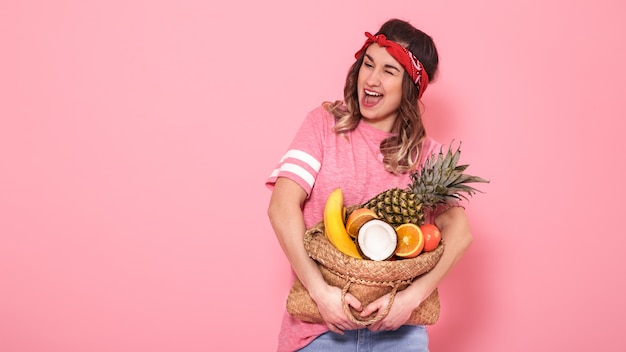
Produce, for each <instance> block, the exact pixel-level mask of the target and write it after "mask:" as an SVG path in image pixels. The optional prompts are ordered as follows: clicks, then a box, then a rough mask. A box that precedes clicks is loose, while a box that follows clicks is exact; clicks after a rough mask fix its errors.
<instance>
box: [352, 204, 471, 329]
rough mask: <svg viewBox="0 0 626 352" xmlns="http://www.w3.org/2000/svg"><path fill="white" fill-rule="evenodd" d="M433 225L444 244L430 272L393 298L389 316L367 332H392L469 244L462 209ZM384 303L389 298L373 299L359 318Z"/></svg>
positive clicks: (445, 215)
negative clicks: (441, 252)
mask: <svg viewBox="0 0 626 352" xmlns="http://www.w3.org/2000/svg"><path fill="white" fill-rule="evenodd" d="M435 225H437V227H438V228H439V229H440V231H441V238H442V239H443V241H444V242H445V250H444V252H443V255H442V256H441V259H440V260H439V262H438V263H437V265H435V267H434V268H433V269H432V270H431V271H429V272H428V273H426V274H424V275H422V276H420V277H419V279H417V280H415V281H413V283H411V285H409V287H407V288H406V289H405V290H403V291H400V292H398V293H397V294H396V298H395V300H394V303H393V305H392V307H391V309H390V310H389V314H388V315H387V316H386V317H385V318H384V319H381V320H380V321H378V322H376V323H374V324H372V325H371V326H370V327H369V328H370V329H371V330H394V329H397V328H399V327H400V326H401V325H402V324H404V323H405V322H406V321H407V320H408V319H409V317H410V316H411V313H412V312H413V310H414V309H415V308H417V307H418V306H419V305H420V303H421V302H422V301H424V300H425V299H426V298H427V297H428V296H429V295H430V294H431V293H432V292H433V291H434V290H435V288H436V287H437V286H438V285H439V283H440V282H441V280H442V279H443V278H444V277H445V276H446V275H447V274H448V272H449V271H450V270H451V269H452V268H453V267H454V266H455V264H456V263H457V262H458V261H459V259H461V257H462V256H463V254H464V253H465V251H466V250H467V248H468V247H469V246H470V244H471V243H472V233H471V231H470V226H469V222H468V220H467V216H466V214H465V210H464V209H463V208H462V207H452V208H450V209H448V210H446V211H445V212H443V213H442V214H440V215H439V216H438V217H437V218H436V219H435ZM388 301H389V295H385V296H383V297H381V298H379V299H377V300H376V301H374V302H372V303H371V304H370V305H368V306H367V307H365V309H363V312H362V315H363V316H367V315H369V314H371V313H373V312H375V311H376V310H379V311H382V310H383V309H384V307H386V305H387V302H388Z"/></svg>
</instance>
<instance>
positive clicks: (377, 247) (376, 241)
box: [357, 219, 398, 260]
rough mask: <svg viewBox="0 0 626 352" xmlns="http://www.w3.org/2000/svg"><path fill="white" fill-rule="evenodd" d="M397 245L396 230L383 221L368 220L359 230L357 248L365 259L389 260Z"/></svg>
mask: <svg viewBox="0 0 626 352" xmlns="http://www.w3.org/2000/svg"><path fill="white" fill-rule="evenodd" d="M397 245H398V235H397V234H396V230H394V228H393V226H391V225H390V224H389V223H387V222H385V221H383V220H379V219H373V220H370V221H368V222H366V223H365V224H363V226H361V228H360V229H359V234H358V236H357V248H358V249H359V252H361V255H362V256H363V258H365V259H369V260H387V259H390V258H391V257H392V256H393V255H394V254H395V252H396V246H397Z"/></svg>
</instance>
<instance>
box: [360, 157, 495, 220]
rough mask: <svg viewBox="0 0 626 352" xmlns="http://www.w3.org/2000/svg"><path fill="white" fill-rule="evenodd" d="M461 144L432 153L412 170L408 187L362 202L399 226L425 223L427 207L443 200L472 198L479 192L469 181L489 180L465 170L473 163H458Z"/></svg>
mask: <svg viewBox="0 0 626 352" xmlns="http://www.w3.org/2000/svg"><path fill="white" fill-rule="evenodd" d="M460 156H461V146H460V145H459V147H458V148H457V150H456V151H455V152H454V153H453V152H452V147H449V148H448V152H447V153H446V154H445V155H444V153H443V150H440V151H439V153H438V154H433V155H431V156H430V157H429V158H428V159H427V160H426V162H425V163H424V166H423V168H422V169H420V170H418V171H415V172H413V173H412V174H411V181H412V182H411V183H410V184H409V185H408V188H406V189H402V188H391V189H388V190H386V191H384V192H381V193H379V194H378V195H376V196H375V197H373V198H372V199H370V200H369V201H367V202H366V203H365V204H363V205H362V206H363V207H364V208H369V209H372V210H374V212H376V214H377V215H378V216H379V217H380V218H381V219H384V220H385V221H387V222H388V223H390V224H392V225H394V226H397V225H400V224H404V223H413V224H416V225H422V224H423V223H424V219H425V211H426V210H427V209H434V208H435V207H436V206H438V205H440V204H451V203H452V202H454V201H456V200H460V199H461V198H463V199H468V196H472V195H473V194H474V193H475V192H478V190H477V189H475V188H474V187H472V186H469V185H468V183H473V182H482V183H488V182H489V181H487V180H485V179H482V178H480V177H478V176H470V175H467V174H464V173H463V171H465V169H467V167H468V166H469V165H457V163H458V162H459V158H460Z"/></svg>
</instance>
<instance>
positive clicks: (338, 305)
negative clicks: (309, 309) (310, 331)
mask: <svg viewBox="0 0 626 352" xmlns="http://www.w3.org/2000/svg"><path fill="white" fill-rule="evenodd" d="M311 297H312V298H313V300H314V301H315V303H316V304H317V309H318V310H319V311H320V314H321V315H322V318H323V319H324V321H325V322H326V326H328V329H330V331H332V332H335V333H337V334H341V335H343V332H344V331H345V330H356V329H360V328H363V326H361V325H359V324H356V323H354V322H353V321H352V320H351V319H350V318H349V317H348V316H347V315H346V313H345V312H344V310H343V305H342V302H341V289H340V288H339V287H335V286H331V285H325V287H323V289H320V290H319V291H318V292H317V293H316V294H314V295H311ZM345 303H346V304H347V305H349V306H350V307H352V308H354V309H355V310H356V311H359V312H360V311H361V310H362V309H363V307H362V305H361V302H360V301H359V300H358V299H357V298H356V297H355V296H354V295H352V294H351V293H346V295H345Z"/></svg>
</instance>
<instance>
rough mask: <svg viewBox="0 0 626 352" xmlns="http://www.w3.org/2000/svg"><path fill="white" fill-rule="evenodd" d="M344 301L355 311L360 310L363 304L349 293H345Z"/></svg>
mask: <svg viewBox="0 0 626 352" xmlns="http://www.w3.org/2000/svg"><path fill="white" fill-rule="evenodd" d="M345 300H346V303H347V304H348V305H349V306H350V307H352V308H354V309H355V310H356V311H359V312H360V311H361V309H363V305H362V304H361V301H359V300H358V299H357V298H356V297H355V296H353V295H352V294H350V293H346V297H345Z"/></svg>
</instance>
